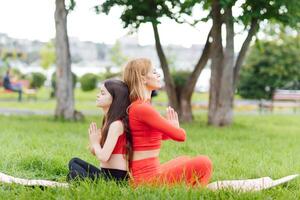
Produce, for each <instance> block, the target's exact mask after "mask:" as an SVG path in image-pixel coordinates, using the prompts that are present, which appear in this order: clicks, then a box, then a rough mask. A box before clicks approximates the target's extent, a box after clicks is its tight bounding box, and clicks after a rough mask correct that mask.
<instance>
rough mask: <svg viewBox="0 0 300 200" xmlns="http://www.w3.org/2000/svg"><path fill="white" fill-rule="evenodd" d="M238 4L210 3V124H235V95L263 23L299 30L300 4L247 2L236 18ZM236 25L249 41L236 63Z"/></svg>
mask: <svg viewBox="0 0 300 200" xmlns="http://www.w3.org/2000/svg"><path fill="white" fill-rule="evenodd" d="M236 2H237V1H236V0H212V1H211V2H210V1H207V2H206V4H208V8H209V9H210V10H211V16H212V20H213V31H212V37H213V45H212V46H213V49H214V52H213V55H212V64H211V70H212V73H211V81H210V84H211V87H210V97H209V112H208V123H209V124H211V125H214V126H226V125H229V124H231V123H232V120H233V100H234V91H235V89H236V85H237V82H238V79H239V73H240V69H241V66H242V64H243V61H244V59H245V56H246V52H247V50H248V48H249V45H250V43H251V40H252V38H253V36H254V35H255V34H256V33H257V31H258V30H259V24H260V22H262V21H272V22H278V23H282V24H284V25H289V26H299V21H300V12H299V11H300V10H299V8H300V2H299V1H297V0H290V1H288V0H268V1H267V0H257V1H252V0H246V1H245V2H243V3H242V5H241V8H242V9H243V12H241V14H240V15H239V16H237V17H233V14H232V8H233V6H234V5H235V4H236ZM234 23H240V24H242V25H244V27H245V30H247V37H246V39H245V40H244V42H243V44H242V47H241V49H240V50H239V52H238V55H237V58H236V60H234V36H235V30H234ZM222 24H225V27H226V39H224V40H225V41H226V47H225V48H223V45H222V41H223V38H222V32H221V31H222V29H221V26H222Z"/></svg>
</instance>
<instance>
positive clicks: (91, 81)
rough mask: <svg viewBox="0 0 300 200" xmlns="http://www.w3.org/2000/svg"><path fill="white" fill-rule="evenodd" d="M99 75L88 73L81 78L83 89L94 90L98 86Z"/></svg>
mask: <svg viewBox="0 0 300 200" xmlns="http://www.w3.org/2000/svg"><path fill="white" fill-rule="evenodd" d="M97 81H98V76H97V75H95V74H92V73H87V74H85V75H83V76H82V77H81V78H80V84H81V89H82V90H83V91H91V90H94V89H95V88H96V86H97Z"/></svg>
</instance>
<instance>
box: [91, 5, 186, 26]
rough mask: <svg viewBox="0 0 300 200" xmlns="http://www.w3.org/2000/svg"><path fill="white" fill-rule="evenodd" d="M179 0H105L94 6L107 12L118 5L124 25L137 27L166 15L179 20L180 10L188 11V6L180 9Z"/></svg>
mask: <svg viewBox="0 0 300 200" xmlns="http://www.w3.org/2000/svg"><path fill="white" fill-rule="evenodd" d="M182 4H183V3H182V1H180V0H167V1H165V0H156V1H148V0H141V1H133V0H107V1H105V2H104V3H103V4H101V5H100V6H96V7H95V9H96V12H97V13H99V12H104V13H105V14H108V13H109V12H110V10H111V9H112V7H114V6H120V7H121V8H122V9H123V12H122V14H121V20H122V21H123V23H124V27H125V28H126V27H128V26H130V27H132V28H133V29H137V28H139V26H140V25H141V24H143V23H147V22H150V23H154V24H159V23H160V18H161V17H168V18H170V19H174V20H176V21H180V18H181V12H189V11H190V8H189V7H188V6H186V9H183V10H182V9H180V6H181V5H182Z"/></svg>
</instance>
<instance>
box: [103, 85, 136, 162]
mask: <svg viewBox="0 0 300 200" xmlns="http://www.w3.org/2000/svg"><path fill="white" fill-rule="evenodd" d="M104 86H105V88H106V89H107V91H108V92H109V93H110V95H111V96H112V103H111V105H110V107H109V110H108V112H107V114H106V116H104V118H103V121H102V128H101V135H102V136H101V140H100V145H101V147H103V145H104V143H105V140H106V138H107V134H108V129H109V126H110V125H111V123H112V122H114V121H117V120H121V121H122V123H123V127H124V133H125V134H126V151H127V152H126V156H127V160H128V164H129V166H130V164H131V161H132V156H133V150H132V136H131V132H130V129H129V120H128V114H127V112H126V110H127V108H128V106H129V105H130V100H129V90H128V87H127V85H126V84H125V83H124V82H123V81H120V80H116V79H108V80H106V81H105V82H104Z"/></svg>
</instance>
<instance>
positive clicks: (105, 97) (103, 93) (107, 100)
mask: <svg viewBox="0 0 300 200" xmlns="http://www.w3.org/2000/svg"><path fill="white" fill-rule="evenodd" d="M112 100H113V98H112V96H111V94H110V93H109V92H108V90H107V89H106V88H105V86H104V84H102V85H101V86H100V92H99V93H98V94H97V99H96V106H97V107H101V108H109V107H110V105H111V103H112Z"/></svg>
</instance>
